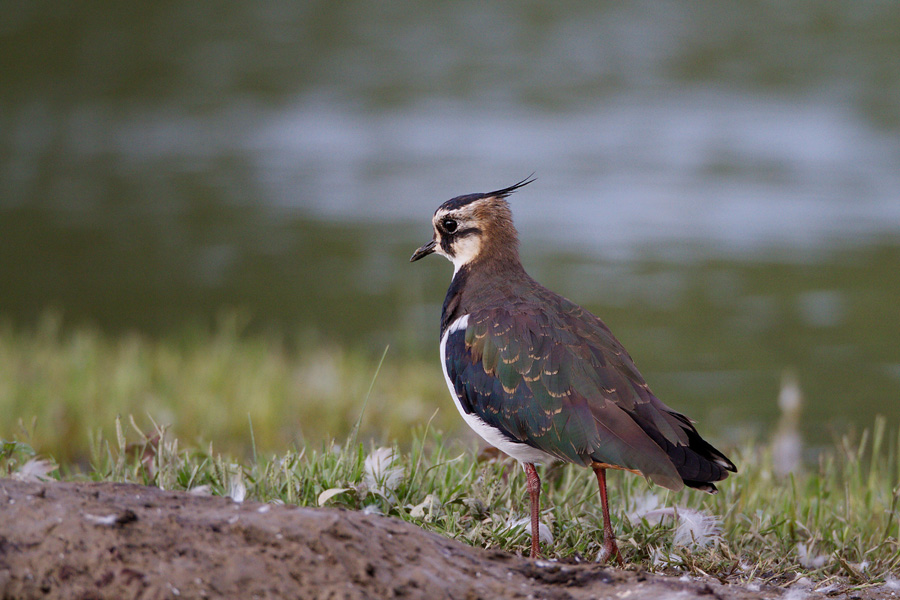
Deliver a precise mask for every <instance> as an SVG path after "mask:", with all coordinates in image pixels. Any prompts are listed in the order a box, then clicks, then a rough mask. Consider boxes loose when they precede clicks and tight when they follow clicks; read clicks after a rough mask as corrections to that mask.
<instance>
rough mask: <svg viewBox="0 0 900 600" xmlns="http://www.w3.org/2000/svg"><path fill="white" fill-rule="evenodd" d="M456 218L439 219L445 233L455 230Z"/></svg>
mask: <svg viewBox="0 0 900 600" xmlns="http://www.w3.org/2000/svg"><path fill="white" fill-rule="evenodd" d="M456 227H457V225H456V219H444V220H443V221H441V228H442V229H443V230H444V231H446V232H447V233H453V232H455V231H456Z"/></svg>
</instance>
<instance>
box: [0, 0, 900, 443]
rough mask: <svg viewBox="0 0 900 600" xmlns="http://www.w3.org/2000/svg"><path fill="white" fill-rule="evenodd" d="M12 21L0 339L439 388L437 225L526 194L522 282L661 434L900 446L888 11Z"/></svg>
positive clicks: (102, 6) (896, 68)
mask: <svg viewBox="0 0 900 600" xmlns="http://www.w3.org/2000/svg"><path fill="white" fill-rule="evenodd" d="M2 7H3V10H2V12H3V15H4V18H3V19H2V22H0V318H3V319H6V320H10V321H12V322H14V323H17V324H22V325H27V324H28V323H32V322H34V321H35V319H37V318H38V317H39V315H40V314H41V313H43V312H44V311H45V310H47V309H48V308H56V309H59V310H61V311H62V312H63V314H64V315H65V316H66V318H67V319H68V320H70V321H75V322H81V321H87V322H91V323H96V324H98V325H100V326H101V327H103V328H106V329H108V330H110V331H120V330H127V329H133V328H137V329H140V330H144V331H148V332H151V333H165V332H167V331H171V330H172V329H174V328H177V327H179V326H181V325H183V324H184V323H189V322H194V321H196V320H198V319H199V320H203V319H208V318H209V317H210V315H214V314H216V312H217V311H219V310H220V309H222V308H223V307H237V308H241V309H245V310H246V311H247V312H248V313H249V314H251V315H252V316H253V317H254V319H255V320H256V321H257V322H258V323H260V324H262V325H263V326H269V327H285V328H291V329H299V330H302V329H304V328H314V329H317V330H319V331H324V332H327V333H329V334H331V335H334V336H335V337H337V338H338V339H341V340H344V341H347V342H350V343H363V344H371V345H372V346H373V348H374V347H376V346H378V345H380V344H383V343H385V342H392V343H393V344H394V346H395V348H396V349H397V350H396V351H397V352H401V353H403V352H417V353H418V352H433V353H434V354H435V357H436V328H437V315H438V313H439V306H440V302H441V300H442V299H443V291H444V288H445V286H446V284H447V280H448V279H449V275H450V270H449V268H448V266H447V265H445V264H438V259H433V260H432V261H427V262H424V263H418V264H416V265H414V266H410V265H408V264H406V259H407V258H408V256H409V254H410V253H411V251H412V250H413V249H414V248H415V247H416V246H417V245H418V244H420V243H422V242H424V241H426V239H427V238H428V236H429V235H430V232H429V225H428V222H429V218H430V215H431V212H432V211H433V209H434V208H435V207H436V206H437V204H439V203H440V202H442V201H443V200H445V199H447V198H449V197H451V196H454V195H457V194H461V193H468V192H474V191H487V190H489V189H495V188H498V187H503V186H506V185H509V184H510V183H512V182H514V181H517V180H518V179H521V178H522V177H524V176H526V175H528V174H529V173H531V172H532V171H535V172H536V174H537V176H538V181H537V182H536V183H534V184H533V185H531V186H530V187H529V188H527V189H526V190H523V191H521V192H520V193H518V194H517V195H516V196H515V197H514V198H513V199H512V202H513V205H514V211H515V213H516V217H517V223H518V225H519V227H520V229H521V232H522V238H523V252H524V255H525V258H526V262H527V263H528V265H527V266H529V268H530V271H531V272H532V274H533V275H535V276H536V277H538V278H539V279H541V280H542V281H544V282H545V283H547V284H549V285H551V287H553V288H554V289H556V290H557V291H560V292H561V293H563V294H564V295H567V296H569V297H571V298H572V299H574V300H576V301H578V302H580V303H584V304H586V305H587V306H588V307H589V308H591V309H592V310H594V311H595V312H597V313H598V314H600V315H602V316H603V317H604V318H605V319H606V320H607V321H608V322H609V323H610V325H611V326H612V327H613V330H614V331H615V332H616V333H617V334H618V336H619V337H620V338H621V339H622V340H623V342H625V344H626V346H628V347H629V348H630V350H631V352H632V354H633V355H634V356H635V357H636V359H637V361H638V364H639V365H640V366H641V367H642V370H643V371H644V374H645V375H646V377H647V378H648V379H649V380H650V382H651V384H652V385H653V386H654V389H655V390H656V391H657V393H658V394H659V395H660V396H661V397H664V398H665V399H666V400H667V401H669V402H670V403H671V404H673V405H675V406H678V407H679V408H682V409H684V410H686V411H688V412H690V414H692V415H694V416H696V417H697V418H700V419H703V420H706V421H712V422H714V423H715V424H717V425H718V426H719V427H729V426H734V424H735V423H746V424H750V425H754V424H756V425H762V426H765V425H766V424H769V423H771V422H772V421H773V419H774V418H775V416H776V412H777V408H776V405H775V399H776V396H777V390H778V381H779V379H780V377H781V373H782V371H783V370H784V369H794V370H795V371H796V372H797V374H798V376H799V380H800V384H801V386H802V387H803V389H804V392H805V394H806V399H807V405H808V406H807V414H808V418H807V419H806V427H807V428H808V431H809V433H810V434H811V435H813V436H822V435H824V434H825V433H826V432H827V431H828V430H829V428H831V427H836V428H837V429H838V430H842V429H844V428H846V427H847V426H848V424H852V423H856V424H859V425H866V424H868V423H869V422H870V420H871V418H872V415H874V414H875V413H877V412H881V413H884V414H887V415H889V417H890V418H891V419H893V421H894V422H897V420H898V419H900V349H898V348H900V344H898V340H900V310H898V302H897V299H898V297H900V268H898V266H900V263H898V260H900V135H898V130H900V4H897V3H891V2H875V1H863V2H856V1H852V0H844V1H839V2H831V3H803V4H795V3H776V2H759V3H741V4H735V3H731V4H722V3H717V2H712V1H700V2H693V3H683V4H682V3H668V2H666V3H660V2H649V1H648V2H605V3H576V2H557V3H552V4H550V3H502V2H486V3H479V4H477V5H476V4H464V3H458V2H425V3H418V4H415V5H409V4H406V3H390V2H388V3H366V2H344V3H323V2H299V3H284V2H247V3H241V2H220V3H206V2H156V3H137V4H133V3H132V4H128V3H114V2H97V3H92V4H89V5H80V4H73V3H64V2H5V3H3V5H2ZM429 263H430V264H429Z"/></svg>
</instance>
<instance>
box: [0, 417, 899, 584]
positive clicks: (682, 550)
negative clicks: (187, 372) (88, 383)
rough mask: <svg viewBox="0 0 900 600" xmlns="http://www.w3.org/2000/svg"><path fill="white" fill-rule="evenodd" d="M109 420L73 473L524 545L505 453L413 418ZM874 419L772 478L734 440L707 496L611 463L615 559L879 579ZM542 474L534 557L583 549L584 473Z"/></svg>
mask: <svg viewBox="0 0 900 600" xmlns="http://www.w3.org/2000/svg"><path fill="white" fill-rule="evenodd" d="M116 425H117V428H116V429H117V433H116V436H115V439H114V441H112V442H107V441H105V440H103V439H97V440H96V441H95V446H94V456H93V459H92V466H91V469H90V470H89V471H88V472H87V473H84V474H82V475H79V476H78V478H85V477H87V478H90V479H93V480H97V481H116V482H134V483H142V484H147V485H157V486H161V487H163V488H165V489H177V490H195V491H199V492H201V493H207V492H208V493H212V494H217V495H229V496H231V497H234V498H238V499H242V498H244V497H246V498H247V499H252V500H259V501H263V502H285V503H290V504H299V505H305V506H318V505H326V506H342V507H346V508H349V509H354V510H367V511H375V512H379V513H384V514H390V515H392V516H395V517H399V518H401V519H403V520H406V521H410V522H412V523H415V524H417V525H419V526H421V527H425V528H427V529H430V530H432V531H435V532H437V533H440V534H441V535H445V536H447V537H451V538H455V539H458V540H460V541H463V542H465V543H469V544H472V545H475V546H481V547H485V548H502V549H504V550H507V551H510V552H518V553H522V554H527V551H528V543H529V537H528V532H527V531H526V530H525V529H523V527H522V526H521V525H518V526H517V525H515V523H516V522H517V521H519V520H520V519H522V518H523V517H525V516H526V515H527V509H528V504H527V495H526V492H525V478H524V475H523V473H522V470H521V469H519V468H518V467H517V465H516V464H515V463H514V462H512V461H511V460H497V459H494V458H489V459H486V460H482V459H479V457H478V454H477V452H476V451H475V449H474V448H470V447H466V446H464V445H461V444H460V443H459V442H458V441H452V440H447V439H445V438H444V437H443V436H442V435H441V434H440V433H438V432H435V431H434V430H432V429H430V428H427V429H422V428H419V429H418V431H417V432H416V433H415V435H414V440H413V442H412V444H411V446H410V449H409V450H408V451H401V450H399V449H397V448H393V449H388V448H381V449H366V448H365V445H364V444H362V443H359V442H354V441H352V439H351V440H348V441H346V442H345V443H343V444H331V445H323V446H322V447H321V448H319V449H313V448H311V447H310V446H305V447H303V448H299V449H294V450H290V451H288V452H286V453H281V454H277V455H272V456H258V457H257V458H256V459H250V460H247V461H243V462H233V461H232V460H231V459H229V458H226V457H224V456H223V455H220V454H217V453H215V452H214V451H213V450H212V448H208V449H205V450H201V449H197V448H189V449H182V448H181V447H180V444H179V443H178V440H177V439H174V438H171V437H170V436H167V435H165V432H164V430H163V429H162V428H160V429H158V430H157V431H156V432H155V433H154V434H153V435H150V436H146V435H144V434H142V433H140V430H139V429H138V428H137V427H136V425H134V424H133V422H132V424H131V425H129V424H123V423H122V422H121V421H118V420H117V422H116ZM873 431H874V432H873V433H872V434H869V433H865V434H864V435H863V436H862V438H861V439H860V440H857V441H852V440H850V439H844V440H843V441H842V442H841V443H840V444H839V445H838V446H837V447H835V448H833V449H831V450H829V451H826V452H823V453H822V455H821V457H820V460H819V462H818V464H817V465H816V466H815V467H810V468H809V469H808V470H807V471H805V472H803V473H799V474H796V475H792V476H790V477H788V478H778V477H777V476H776V475H775V474H774V472H773V468H772V460H771V453H770V452H769V450H768V449H767V448H766V447H759V448H751V447H747V448H744V449H742V450H738V451H736V452H735V453H734V458H736V460H737V462H738V464H739V466H740V467H741V472H740V473H739V474H738V475H737V476H736V477H731V478H729V479H728V480H727V481H725V482H723V484H722V485H721V492H720V493H719V494H718V495H715V496H709V495H706V494H702V493H699V492H682V493H679V494H672V493H669V492H667V491H666V490H662V489H660V488H651V487H650V486H648V484H647V483H646V482H645V481H644V480H643V479H642V478H640V477H635V476H631V475H622V474H614V475H613V476H612V477H611V479H610V481H611V491H610V494H611V507H612V509H613V519H614V522H615V524H616V528H617V532H618V536H619V541H620V547H621V549H622V550H623V552H624V555H625V558H626V561H627V562H629V563H632V564H640V565H641V566H642V567H644V568H647V569H650V570H654V571H660V572H667V573H679V572H688V573H691V574H694V575H703V574H708V575H712V576H715V577H717V578H720V579H727V580H731V581H743V582H762V581H767V582H774V583H789V582H791V581H793V580H795V579H796V578H798V577H800V576H806V577H809V578H810V579H811V580H812V581H814V582H817V583H818V584H819V585H820V586H827V585H829V583H830V582H835V581H840V582H841V583H842V584H848V583H849V584H850V585H852V586H855V587H866V586H870V585H879V584H881V583H882V582H884V581H885V580H886V579H887V580H890V578H891V577H892V575H891V574H892V573H896V572H897V570H898V569H900V541H898V540H900V530H898V521H900V514H898V513H900V485H898V481H900V464H898V455H897V451H898V446H900V435H893V434H892V435H891V436H888V434H887V431H886V427H885V425H884V422H883V420H878V421H876V424H875V427H874V430H873ZM160 439H162V441H161V442H160ZM31 454H32V451H31V449H30V448H29V447H28V446H27V445H25V444H20V443H19V444H17V443H12V442H9V443H4V444H3V445H2V446H0V469H2V470H3V472H6V473H9V472H13V473H15V472H17V471H18V472H21V471H23V470H25V471H28V470H29V469H28V467H26V466H25V465H27V464H28V463H27V462H26V461H28V460H29V459H30V458H31ZM23 467H24V469H23ZM543 479H544V494H543V505H542V506H543V515H542V521H543V522H544V523H546V524H548V525H549V526H550V528H551V530H552V532H553V536H554V539H553V541H552V542H551V543H550V544H549V545H546V544H545V545H544V554H545V556H546V557H548V558H558V559H568V560H593V559H594V558H595V557H596V555H597V553H598V551H599V548H600V544H599V542H600V541H601V540H602V529H601V527H602V519H601V516H600V509H599V500H598V498H597V490H596V487H595V484H594V481H593V477H592V474H591V473H590V472H589V471H588V470H586V469H580V468H576V467H572V466H562V465H556V466H552V467H550V468H547V469H545V470H544V471H543ZM657 507H659V508H662V507H669V512H671V507H677V508H676V510H677V511H678V512H679V513H680V514H681V515H682V517H681V519H680V521H679V523H683V525H681V526H679V525H676V523H674V522H673V521H672V519H666V520H663V521H662V522H653V521H654V520H653V519H652V517H653V516H654V515H655V514H658V513H659V512H660V510H659V508H657ZM655 508H656V509H657V510H656V511H654V510H653V509H655ZM663 512H665V509H664V508H663ZM635 513H638V514H644V515H646V517H645V518H643V519H642V518H637V517H635V516H634V515H635ZM700 521H705V522H700Z"/></svg>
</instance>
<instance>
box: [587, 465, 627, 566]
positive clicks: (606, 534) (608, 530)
mask: <svg viewBox="0 0 900 600" xmlns="http://www.w3.org/2000/svg"><path fill="white" fill-rule="evenodd" d="M594 474H595V475H597V485H599V486H600V504H601V505H602V506H603V553H604V554H605V555H606V560H607V561H609V560H611V559H612V558H615V559H616V562H617V563H618V565H619V567H622V568H624V567H625V562H624V561H623V560H622V555H621V554H619V547H618V546H617V545H616V535H615V534H614V533H613V528H612V522H611V521H610V519H609V503H608V502H607V500H606V469H605V468H603V467H594Z"/></svg>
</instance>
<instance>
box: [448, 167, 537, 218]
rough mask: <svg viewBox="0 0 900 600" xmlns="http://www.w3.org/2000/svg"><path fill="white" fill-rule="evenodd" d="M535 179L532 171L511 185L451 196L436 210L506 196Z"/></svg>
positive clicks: (454, 208)
mask: <svg viewBox="0 0 900 600" xmlns="http://www.w3.org/2000/svg"><path fill="white" fill-rule="evenodd" d="M535 179H536V177H535V176H534V173H532V174H531V175H529V176H528V177H526V178H525V179H523V180H522V181H520V182H518V183H514V184H513V185H511V186H509V187H506V188H503V189H502V190H494V191H493V192H488V193H486V194H466V195H465V196H457V197H456V198H451V199H450V200H447V201H446V202H444V203H443V204H441V205H440V206H439V207H438V209H437V210H438V211H440V210H456V209H458V208H462V207H463V206H466V205H467V204H471V203H472V202H475V201H476V200H483V199H484V198H507V197H508V196H509V195H510V194H512V193H513V192H515V191H516V190H518V189H519V188H523V187H525V186H526V185H528V184H529V183H531V182H532V181H534V180H535ZM435 212H437V211H435Z"/></svg>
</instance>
